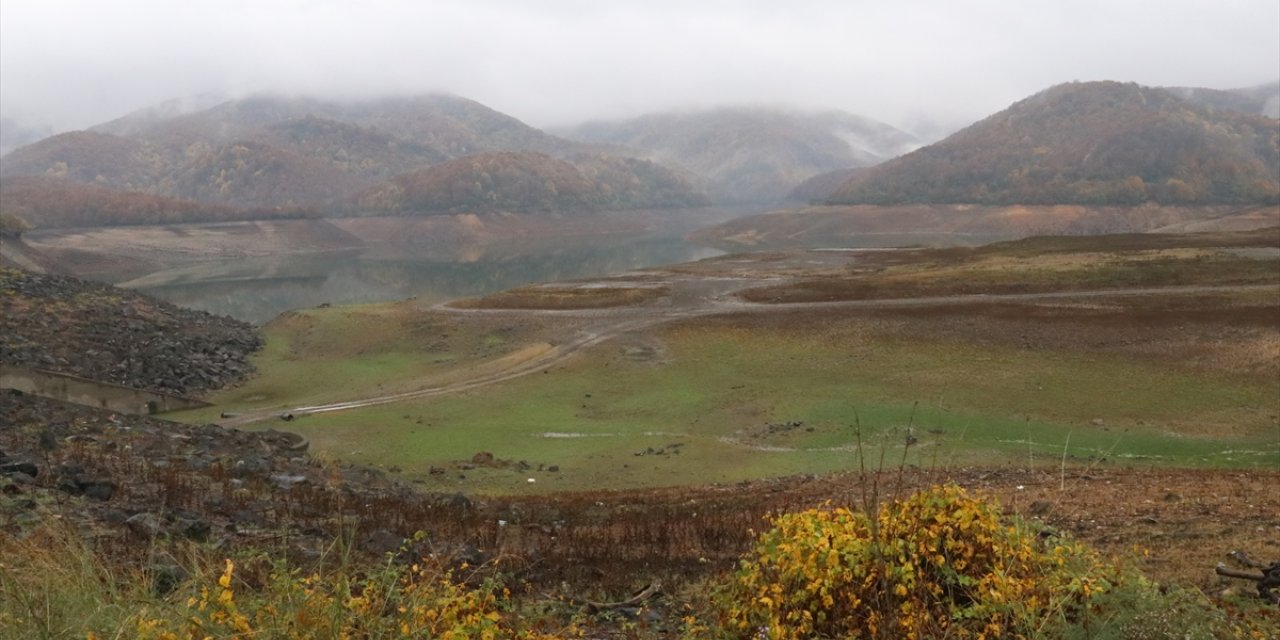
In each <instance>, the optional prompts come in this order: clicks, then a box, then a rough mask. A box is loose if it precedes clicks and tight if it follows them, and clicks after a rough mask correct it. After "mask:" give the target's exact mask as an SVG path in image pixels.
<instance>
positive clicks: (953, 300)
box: [218, 278, 1276, 427]
mask: <svg viewBox="0 0 1280 640" xmlns="http://www.w3.org/2000/svg"><path fill="white" fill-rule="evenodd" d="M703 282H704V283H705V280H703ZM762 282H764V281H763V280H760V279H749V278H743V279H721V283H720V284H719V286H716V287H713V288H712V290H711V291H704V292H702V293H701V295H695V296H685V297H683V299H684V302H685V304H684V305H682V306H679V307H676V306H674V305H671V306H661V305H645V306H638V307H620V308H611V309H582V310H562V309H555V310H550V309H460V308H455V307H450V306H448V305H436V306H434V307H432V308H431V310H432V311H434V312H436V313H445V314H455V315H464V316H465V315H484V316H511V317H530V316H552V317H566V318H570V317H572V318H581V319H586V320H587V321H588V323H587V324H586V325H585V326H582V327H580V328H578V329H576V330H574V331H575V333H574V334H573V335H571V336H567V337H566V338H565V341H564V342H561V343H559V344H555V345H547V348H545V349H541V350H539V351H537V352H536V353H532V354H529V355H528V357H521V358H510V357H508V359H507V361H506V362H502V361H501V360H500V361H499V362H498V363H497V365H498V366H497V367H496V368H495V367H494V366H492V365H493V363H490V366H480V367H476V368H475V369H473V371H472V372H471V375H470V376H469V377H466V378H464V379H462V380H455V381H451V382H448V383H443V384H434V385H432V384H430V383H429V382H428V386H425V387H423V388H421V389H417V390H414V391H407V392H402V393H395V394H389V395H381V396H373V397H369V398H361V399H355V400H346V401H342V402H334V403H326V404H317V405H309V406H302V407H294V408H292V409H286V410H284V411H279V410H269V411H255V412H250V413H245V414H239V415H236V416H233V417H228V418H224V419H223V420H220V421H219V422H218V424H220V425H222V426H224V427H239V426H243V425H246V424H251V423H254V422H259V421H262V420H267V419H270V418H273V417H277V416H282V415H291V416H294V417H298V416H304V415H311V414H319V413H330V412H335V411H345V410H349V409H359V408H363V407H372V406H378V405H384V404H391V403H395V402H401V401H406V400H416V399H420V398H427V397H432V396H439V395H447V394H453V393H460V392H464V391H469V390H472V389H476V388H478V387H483V386H486V385H490V384H495V383H499V382H505V381H507V380H511V379H514V378H518V377H521V376H524V375H528V374H530V373H536V372H538V371H545V370H546V369H548V368H550V367H551V366H554V365H556V364H559V363H561V362H564V361H565V360H568V359H569V358H571V357H573V356H574V355H575V354H577V353H578V352H580V351H582V350H584V349H588V348H591V347H593V346H595V345H598V344H600V343H602V342H605V341H607V340H609V339H612V338H614V337H616V336H619V335H622V334H625V333H628V332H632V331H637V330H641V329H647V328H650V327H653V326H656V325H660V324H663V323H667V322H672V321H675V320H681V319H688V318H693V317H699V316H710V315H715V314H723V313H744V312H745V313H772V312H783V311H794V310H797V309H801V310H820V309H824V310H839V309H894V308H906V307H929V306H954V305H966V304H971V303H974V302H983V303H992V302H1006V303H1007V302H1013V303H1017V302H1031V301H1043V300H1071V299H1098V298H1118V297H1133V296H1144V295H1170V294H1173V295H1199V294H1209V293H1231V292H1247V291H1267V290H1273V289H1276V287H1275V286H1272V285H1241V286H1186V287H1158V288H1132V289H1105V290H1095V291H1064V292H1040V293H1020V294H996V295H986V294H977V295H954V296H933V297H922V298H895V299H878V300H844V301H833V302H798V303H788V304H762V303H752V302H747V301H744V300H742V299H740V298H738V297H737V296H735V295H734V293H735V292H737V291H740V290H742V289H745V288H749V287H752V286H758V285H760V284H761V283H762ZM771 282H776V280H772V281H771ZM672 297H673V298H676V297H677V296H675V295H673V296H672Z"/></svg>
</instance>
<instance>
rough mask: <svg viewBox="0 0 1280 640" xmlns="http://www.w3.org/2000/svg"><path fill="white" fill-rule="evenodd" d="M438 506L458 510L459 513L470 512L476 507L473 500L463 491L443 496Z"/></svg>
mask: <svg viewBox="0 0 1280 640" xmlns="http://www.w3.org/2000/svg"><path fill="white" fill-rule="evenodd" d="M438 504H439V505H440V506H442V507H448V508H450V509H457V510H459V511H469V510H471V509H472V507H473V506H474V505H473V504H472V503H471V498H468V497H467V496H466V495H465V494H463V493H462V492H461V491H459V492H458V493H453V494H449V495H446V496H442V497H441V498H440V501H439V503H438Z"/></svg>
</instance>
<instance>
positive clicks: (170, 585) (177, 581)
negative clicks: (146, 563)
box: [149, 564, 191, 598]
mask: <svg viewBox="0 0 1280 640" xmlns="http://www.w3.org/2000/svg"><path fill="white" fill-rule="evenodd" d="M149 572H150V574H151V592H152V593H153V594H155V596H156V597H157V598H163V597H165V596H167V595H169V594H171V593H173V592H174V591H176V590H177V589H178V587H179V586H181V585H182V583H183V582H185V581H186V580H187V578H189V577H191V576H190V574H188V573H187V570H186V569H183V568H182V567H179V566H178V565H176V564H158V565H153V566H152V567H150V571H149Z"/></svg>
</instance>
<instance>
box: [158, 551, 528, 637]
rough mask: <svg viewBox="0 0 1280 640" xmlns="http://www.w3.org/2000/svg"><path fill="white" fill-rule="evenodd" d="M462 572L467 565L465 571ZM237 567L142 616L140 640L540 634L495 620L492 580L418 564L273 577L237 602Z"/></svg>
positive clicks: (499, 600) (499, 599) (496, 588)
mask: <svg viewBox="0 0 1280 640" xmlns="http://www.w3.org/2000/svg"><path fill="white" fill-rule="evenodd" d="M464 568H465V565H464ZM234 571H235V565H234V563H233V562H232V561H230V560H227V561H226V568H225V570H224V571H223V573H222V575H221V576H219V577H218V579H217V585H216V587H215V588H212V589H211V588H210V587H209V586H207V585H206V586H201V587H200V588H199V594H198V595H196V596H192V597H190V598H189V599H187V600H186V602H185V611H184V612H183V613H182V615H174V612H173V611H165V612H151V613H155V614H156V615H148V613H147V612H143V613H142V614H141V615H139V617H138V622H137V626H136V629H135V633H136V637H137V638H139V639H140V640H205V639H209V638H236V639H240V638H246V639H247V638H291V639H292V638H297V639H304V638H306V639H310V638H433V639H439V640H497V639H499V638H528V639H530V640H536V639H537V638H541V637H543V636H541V635H540V634H537V633H533V632H529V631H525V630H521V629H517V628H514V627H513V626H512V625H511V624H509V621H508V620H507V619H506V618H504V616H503V614H502V613H501V608H502V605H503V604H504V603H505V600H506V598H507V596H508V593H507V591H506V590H505V589H503V588H502V587H501V586H500V585H499V584H497V583H496V581H493V580H487V581H484V582H483V583H482V584H480V585H479V586H476V587H472V586H468V585H465V584H461V583H459V581H457V580H456V579H455V576H454V574H453V572H452V571H451V570H449V569H447V568H445V567H443V566H442V565H441V564H440V563H438V562H436V561H434V560H432V559H428V558H424V559H423V560H422V562H421V563H419V564H415V565H413V566H412V567H408V568H402V567H398V566H391V565H389V566H387V567H384V569H383V570H381V571H376V572H373V573H371V574H366V575H363V576H361V577H355V576H353V575H352V574H351V573H350V572H347V571H336V572H331V573H329V574H319V573H317V574H312V575H308V576H306V577H298V576H296V575H293V574H290V573H287V572H276V573H273V575H272V576H271V578H270V582H269V584H268V585H267V587H266V588H265V589H263V590H261V591H259V592H257V593H254V594H253V595H252V596H251V597H246V598H245V599H244V601H243V602H242V601H241V600H240V599H239V598H237V594H236V592H235V585H234V583H233V578H234Z"/></svg>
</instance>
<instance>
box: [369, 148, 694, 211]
mask: <svg viewBox="0 0 1280 640" xmlns="http://www.w3.org/2000/svg"><path fill="white" fill-rule="evenodd" d="M705 203H706V202H705V199H704V198H703V196H702V195H701V194H700V193H699V192H698V191H696V190H695V189H694V188H693V187H691V186H690V184H689V183H688V182H687V181H686V180H684V179H683V178H682V177H681V176H679V175H677V174H676V173H675V172H673V171H671V170H669V169H667V168H665V167H662V166H660V165H657V164H654V163H652V162H648V161H646V160H636V159H633V158H618V157H614V156H609V155H605V154H595V155H584V156H577V157H574V158H572V159H571V161H570V160H562V159H559V158H554V157H551V156H549V155H546V154H543V153H537V152H530V151H526V152H499V153H486V154H476V155H472V156H466V157H463V158H458V159H456V160H451V161H449V162H445V163H443V164H440V165H436V166H432V167H429V168H426V169H421V170H418V171H414V172H411V173H406V174H403V175H400V176H397V177H396V178H394V179H392V180H390V181H388V182H386V183H384V184H382V185H380V186H378V187H375V188H373V189H370V190H368V191H365V192H364V193H361V194H360V195H358V196H357V197H356V198H355V199H354V201H353V202H352V205H351V206H352V209H353V211H355V212H357V213H365V214H400V215H409V214H423V213H426V214H430V213H446V212H490V211H515V212H530V211H584V210H619V209H638V208H665V207H689V206H700V205H702V204H705Z"/></svg>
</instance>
